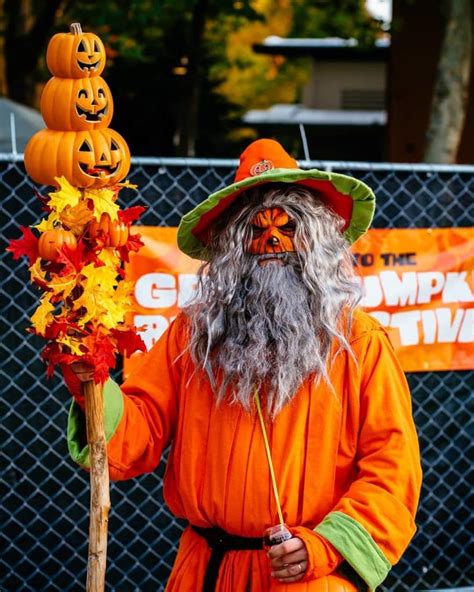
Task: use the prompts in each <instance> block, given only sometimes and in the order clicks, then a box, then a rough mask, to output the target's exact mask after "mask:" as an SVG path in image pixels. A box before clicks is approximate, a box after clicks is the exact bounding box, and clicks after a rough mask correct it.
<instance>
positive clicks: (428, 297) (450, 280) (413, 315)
mask: <svg viewBox="0 0 474 592" xmlns="http://www.w3.org/2000/svg"><path fill="white" fill-rule="evenodd" d="M136 230H137V231H138V232H140V234H141V235H142V238H143V241H144V243H145V246H144V247H143V248H142V249H141V250H140V252H139V253H137V254H132V255H131V257H130V263H129V264H128V265H127V266H126V279H128V280H131V281H134V282H135V301H136V308H135V312H134V324H135V325H136V326H137V327H143V328H144V330H143V332H142V333H141V335H142V337H143V339H144V340H145V343H146V345H147V348H148V349H149V348H150V347H151V346H152V345H153V343H155V341H156V340H157V339H158V338H159V336H160V335H161V334H162V333H163V331H165V329H166V328H167V327H168V325H169V323H170V321H171V320H172V319H173V318H174V317H175V316H176V315H177V314H178V312H179V310H180V308H181V307H182V306H183V305H184V304H186V302H188V301H189V299H190V298H191V297H192V295H193V293H194V290H195V286H196V272H197V269H198V267H199V262H198V261H195V260H193V259H190V258H189V257H187V256H186V255H184V254H183V253H181V251H180V250H179V249H178V247H177V246H176V228H158V227H143V226H140V227H137V228H136ZM353 253H354V256H355V260H356V271H357V273H358V275H359V276H360V278H361V280H360V281H361V283H362V287H363V291H364V299H363V301H362V303H361V304H362V306H363V307H364V308H365V310H367V312H369V313H370V314H372V315H373V316H375V317H376V318H377V319H378V320H379V321H380V322H381V323H382V325H384V326H385V327H386V328H387V331H388V333H389V335H390V339H391V341H392V343H393V344H394V346H395V348H396V350H397V354H398V357H399V359H400V360H401V363H402V366H403V368H404V370H405V371H407V372H422V371H432V370H467V369H473V368H474V345H473V342H474V305H473V304H472V303H473V301H474V296H473V289H474V282H473V274H472V270H473V257H474V233H473V230H472V229H470V228H437V229H390V230H388V229H384V230H370V231H369V232H368V233H367V234H366V235H365V236H364V237H363V238H362V239H360V240H359V241H357V243H356V244H355V245H354V247H353ZM138 356H139V354H138V355H136V356H133V357H132V358H131V359H129V360H125V372H126V373H129V372H130V371H131V369H132V368H133V366H134V365H135V364H136V362H137V361H138Z"/></svg>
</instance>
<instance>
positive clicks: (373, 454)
mask: <svg viewBox="0 0 474 592" xmlns="http://www.w3.org/2000/svg"><path fill="white" fill-rule="evenodd" d="M353 348H354V352H355V354H356V358H357V359H358V360H359V372H360V410H359V417H360V422H359V438H358V446H357V463H356V474H355V476H354V480H353V481H352V483H351V485H350V486H349V488H348V490H347V491H346V493H345V494H344V495H343V497H341V499H339V501H338V502H337V503H336V505H335V506H334V508H333V509H332V511H331V512H330V513H329V514H328V515H327V516H326V517H325V518H324V519H323V521H322V522H321V523H320V524H319V525H318V526H317V527H316V528H315V532H316V533H318V534H319V535H321V536H322V537H324V538H325V539H327V540H328V541H329V542H330V543H331V544H332V545H333V546H334V547H335V548H336V549H337V550H338V551H339V553H340V554H341V555H342V556H343V557H344V559H345V560H346V561H347V562H348V563H349V564H350V565H351V566H352V568H353V569H354V570H355V571H356V572H357V573H358V574H359V575H360V576H361V577H362V578H363V579H364V581H365V582H366V583H367V584H368V585H369V588H370V589H375V588H376V587H377V586H378V585H379V584H380V583H381V582H382V581H383V580H384V579H385V577H386V575H387V573H388V571H389V570H390V568H391V566H392V565H394V564H395V563H397V561H398V560H399V559H400V557H401V555H402V553H403V551H404V550H405V548H406V547H407V546H408V543H409V541H410V540H411V538H412V537H413V535H414V533H415V530H416V528H415V522H414V516H415V513H416V508H417V504H418V498H419V491H420V487H421V468H420V457H419V447H418V438H417V434H416V430H415V426H414V422H413V418H412V412H411V400H410V392H409V389H408V385H407V382H406V379H405V375H404V373H403V371H402V369H401V367H400V364H399V362H398V360H397V358H396V356H395V353H394V351H393V348H392V345H391V344H390V341H389V340H388V337H387V336H386V334H385V332H384V331H383V330H376V331H371V332H370V333H368V334H367V335H365V336H364V337H361V338H359V339H358V340H357V341H356V342H355V343H353ZM307 544H308V543H307ZM309 547H311V542H310V541H309Z"/></svg>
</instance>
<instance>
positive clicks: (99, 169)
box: [79, 161, 121, 177]
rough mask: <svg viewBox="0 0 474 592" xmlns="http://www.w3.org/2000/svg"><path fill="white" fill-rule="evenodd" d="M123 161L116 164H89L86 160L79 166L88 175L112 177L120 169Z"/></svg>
mask: <svg viewBox="0 0 474 592" xmlns="http://www.w3.org/2000/svg"><path fill="white" fill-rule="evenodd" d="M120 162H121V161H118V162H117V163H116V164H95V165H93V166H90V165H88V164H87V163H86V162H80V163H79V166H80V167H81V170H82V172H83V173H85V174H86V175H87V176H88V177H111V176H112V175H113V174H114V173H115V171H116V170H117V169H118V167H119V165H120Z"/></svg>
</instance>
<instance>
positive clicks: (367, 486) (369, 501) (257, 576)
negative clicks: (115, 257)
mask: <svg viewBox="0 0 474 592" xmlns="http://www.w3.org/2000/svg"><path fill="white" fill-rule="evenodd" d="M186 342H187V326H186V321H185V319H184V317H183V316H179V317H178V318H177V320H176V321H175V322H174V323H173V324H172V325H171V326H170V328H169V330H168V331H167V332H166V333H165V334H164V335H163V336H162V338H161V339H160V340H159V341H158V343H157V344H156V345H155V346H154V347H153V348H152V350H151V351H150V352H149V353H148V354H147V355H146V356H145V357H144V359H143V361H142V362H141V364H140V365H139V366H138V368H137V369H136V370H135V371H134V373H133V374H132V375H131V376H130V378H129V379H128V380H127V381H126V382H125V383H124V385H123V386H122V390H123V392H124V393H125V394H126V395H127V396H126V397H125V402H124V415H123V418H122V421H121V423H120V424H119V426H118V428H117V431H116V433H115V434H114V436H113V437H112V439H111V440H110V442H109V445H108V453H109V463H110V476H111V478H112V479H128V478H131V477H134V476H136V475H139V474H141V473H144V472H149V471H153V470H154V469H155V468H156V466H157V464H158V462H159V460H160V457H161V453H162V450H163V448H164V447H165V446H166V445H167V443H168V442H169V441H170V440H172V447H171V452H170V456H169V461H168V467H167V470H166V474H165V479H164V496H165V500H166V503H167V504H168V506H169V507H170V509H171V511H172V512H173V513H174V514H175V515H176V516H180V517H184V518H186V519H187V520H189V522H190V523H191V524H195V525H198V526H203V527H209V526H219V527H221V528H223V529H224V530H226V531H227V532H229V533H233V534H238V535H241V536H248V537H256V536H260V535H261V534H262V533H263V531H264V529H265V528H267V527H269V526H271V525H273V524H276V522H277V512H276V508H275V503H274V499H273V496H272V492H271V483H270V476H269V469H268V465H267V461H266V457H265V451H264V445H263V440H262V434H261V433H260V431H259V426H258V420H257V417H256V414H253V415H250V414H247V413H245V412H244V411H243V410H242V409H241V408H240V407H239V406H237V405H233V406H229V405H226V404H222V405H220V406H219V407H216V405H215V404H214V396H213V393H212V390H211V388H210V385H209V383H208V381H207V380H206V378H205V377H204V376H203V374H202V373H196V374H194V373H193V372H194V367H193V364H192V361H191V360H190V356H189V355H188V353H183V351H185V348H186ZM351 343H352V347H353V351H354V354H355V358H356V360H357V361H356V360H354V359H353V358H352V357H351V356H349V355H347V354H345V353H343V354H340V355H338V356H337V358H336V360H335V362H334V364H333V366H332V369H331V372H330V376H331V380H332V384H333V386H334V392H333V391H331V390H330V389H329V388H328V387H327V386H326V385H325V384H320V385H314V384H313V383H311V382H310V381H309V380H307V381H306V382H305V383H304V384H303V385H302V386H301V388H300V389H299V391H298V393H296V395H295V397H294V399H293V401H292V402H291V403H290V404H289V405H288V406H287V407H285V408H284V409H283V411H282V412H281V413H280V414H279V415H278V417H277V418H276V420H275V421H274V422H273V423H269V424H268V437H269V441H270V446H271V451H272V457H273V462H274V466H275V472H276V476H277V481H278V486H279V491H280V497H281V503H282V509H283V515H284V519H285V522H286V524H288V525H289V526H290V528H292V527H305V528H307V529H313V528H314V527H316V526H317V525H318V524H319V523H320V522H321V521H322V520H323V518H324V517H325V516H326V515H327V514H328V513H330V512H331V511H332V510H338V511H342V512H344V513H346V514H347V515H348V516H350V517H351V518H352V519H354V520H356V521H357V522H358V523H359V524H361V525H362V526H363V527H364V528H365V529H366V531H367V532H368V533H369V534H370V535H371V537H372V538H373V540H374V541H375V543H376V545H377V546H378V547H379V549H380V550H381V552H382V553H383V554H384V556H385V557H386V558H387V559H388V560H389V561H390V562H391V563H392V564H393V563H396V561H397V560H398V559H399V557H400V555H401V554H402V552H403V551H404V549H405V547H406V546H407V544H408V542H409V540H410V538H411V536H412V535H413V532H414V522H413V516H414V514H415V509H416V505H417V500H418V493H419V487H420V478H421V475H420V465H419V457H418V444H417V437H416V432H415V428H414V425H413V421H412V417H411V407H410V396H409V392H408V388H407V384H406V380H405V377H404V374H403V372H402V370H401V369H400V366H399V364H398V362H397V360H396V358H395V356H394V354H393V350H392V347H391V345H390V343H389V341H388V339H387V337H386V335H385V333H384V331H383V330H382V329H381V328H380V326H379V325H378V323H377V322H376V321H375V320H374V319H372V318H371V317H369V316H368V315H366V314H365V313H363V312H360V311H358V312H356V314H355V318H354V323H353V330H352V338H351ZM304 540H305V542H306V543H307V545H308V547H309V554H310V556H311V557H313V558H314V557H315V556H318V557H319V555H318V549H320V548H321V547H320V545H321V541H320V540H319V539H318V537H312V536H306V537H304ZM311 541H314V552H313V550H312V542H311ZM209 554H210V552H209V549H208V547H207V545H206V543H205V541H204V540H203V539H201V537H199V535H197V534H195V533H194V532H192V531H190V530H189V529H188V530H186V532H185V533H184V535H183V537H182V539H181V543H180V546H179V551H178V555H177V558H176V562H175V565H174V568H173V572H172V574H171V577H170V580H169V583H168V588H167V589H168V590H169V591H179V592H182V591H184V590H198V589H200V582H202V577H203V574H204V570H205V566H206V564H207V560H208V558H209ZM312 565H316V566H317V561H316V559H313V564H312ZM311 569H313V567H312V568H311ZM248 578H250V584H251V585H250V590H255V591H257V590H258V591H260V592H264V591H266V590H270V589H271V590H279V591H280V590H283V589H285V587H284V586H280V585H277V584H276V583H272V584H271V582H270V575H269V567H268V559H267V558H266V555H265V552H264V551H238V552H229V553H227V554H226V557H225V559H224V562H223V567H222V568H221V570H220V576H219V581H218V588H217V589H218V590H219V591H220V592H238V591H240V590H245V589H246V588H245V582H247V579H248ZM334 578H335V580H334ZM326 580H328V581H326ZM331 581H336V584H337V581H338V578H337V577H336V576H335V575H332V576H328V578H319V579H316V580H314V579H313V580H311V581H308V582H302V583H299V584H291V587H289V588H288V589H289V590H294V591H295V592H296V591H300V590H308V591H309V590H311V591H315V590H321V591H322V590H325V591H326V588H324V587H322V584H323V583H325V585H326V584H327V585H328V586H329V589H332V588H331V585H332V584H331ZM328 582H329V583H328ZM270 584H271V585H270ZM336 584H335V587H334V590H341V591H342V590H343V589H344V588H340V587H338V584H337V585H336ZM344 585H345V586H346V590H348V591H349V590H350V591H352V590H355V588H353V587H352V586H351V585H350V584H348V583H347V582H346V583H345V584H344Z"/></svg>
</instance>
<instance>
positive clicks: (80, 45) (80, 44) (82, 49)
mask: <svg viewBox="0 0 474 592" xmlns="http://www.w3.org/2000/svg"><path fill="white" fill-rule="evenodd" d="M77 51H87V49H86V46H85V44H84V41H82V39H81V41H79V45H78V46H77Z"/></svg>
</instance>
